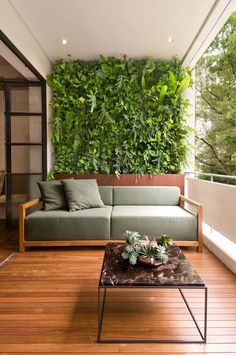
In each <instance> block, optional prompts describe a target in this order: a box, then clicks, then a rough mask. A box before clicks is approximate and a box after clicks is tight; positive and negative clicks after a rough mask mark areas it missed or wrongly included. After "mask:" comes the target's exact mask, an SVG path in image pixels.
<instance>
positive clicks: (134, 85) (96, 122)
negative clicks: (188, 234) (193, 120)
mask: <svg viewBox="0 0 236 355" xmlns="http://www.w3.org/2000/svg"><path fill="white" fill-rule="evenodd" d="M47 81H48V84H49V85H50V86H51V87H52V89H53V94H54V96H53V100H52V107H53V108H54V115H53V117H52V120H51V123H52V132H53V135H52V141H53V145H54V151H55V159H54V160H55V165H54V171H55V172H58V173H61V172H65V173H107V174H109V173H115V174H117V175H119V174H124V173H126V174H128V173H134V174H145V173H147V174H159V173H178V172H179V171H180V165H181V163H183V162H184V161H185V158H186V143H185V137H186V135H187V133H188V127H187V125H186V121H185V119H186V109H187V106H188V101H187V100H186V99H185V98H183V96H182V93H183V91H184V90H185V89H186V88H187V87H188V86H189V85H190V83H191V76H190V73H189V71H188V70H187V69H184V68H183V67H182V66H181V63H180V62H179V61H178V60H177V59H174V60H173V61H171V62H168V63H167V62H163V61H157V60H154V59H147V60H133V59H127V58H124V59H118V58H114V57H107V58H105V57H100V59H99V60H97V61H90V62H88V61H82V60H75V61H64V60H60V61H57V62H56V63H55V65H54V68H53V72H52V73H51V74H50V75H49V76H48V79H47Z"/></svg>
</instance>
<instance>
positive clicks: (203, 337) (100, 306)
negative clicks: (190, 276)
mask: <svg viewBox="0 0 236 355" xmlns="http://www.w3.org/2000/svg"><path fill="white" fill-rule="evenodd" d="M108 288H110V289H117V288H125V289H128V288H132V289H137V288H142V289H144V288H145V289H146V288H150V289H178V290H179V292H180V294H181V296H182V298H183V300H184V303H185V305H186V307H187V309H188V311H189V313H190V315H191V317H192V319H193V321H194V323H195V325H196V328H197V330H198V333H199V334H200V337H201V339H200V340H161V339H160V340H147V339H146V340H145V339H142V340H132V339H130V340H129V339H122V340H112V339H107V340H106V339H102V326H103V316H104V310H105V302H106V292H107V289H108ZM101 289H103V290H104V291H103V299H102V303H101ZM184 289H187V290H190V289H191V290H192V289H193V290H200V289H202V290H204V329H203V332H202V330H201V329H200V327H199V325H198V323H197V321H196V319H195V317H194V314H193V312H192V310H191V308H190V306H189V304H188V302H187V299H186V297H185V296H184V294H183V291H182V290H184ZM206 339H207V287H206V286H112V285H111V286H103V285H100V282H99V285H98V337H97V342H98V343H110V344H115V343H116V344H120V343H131V344H132V343H146V344H147V343H206Z"/></svg>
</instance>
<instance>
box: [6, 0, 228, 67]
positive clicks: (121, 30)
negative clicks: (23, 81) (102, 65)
mask: <svg viewBox="0 0 236 355" xmlns="http://www.w3.org/2000/svg"><path fill="white" fill-rule="evenodd" d="M233 1H235V0H217V1H215V0H9V2H10V3H11V4H12V6H13V7H14V8H15V11H17V13H18V15H19V16H20V17H21V19H22V20H23V21H24V23H25V25H26V26H27V27H28V29H29V30H30V31H31V33H32V35H33V36H34V38H35V39H36V41H37V42H38V44H39V45H40V47H41V48H42V50H43V51H44V53H45V54H46V55H47V57H48V58H49V59H50V61H51V62H53V61H55V60H56V59H59V58H68V54H69V55H71V58H73V59H74V58H81V59H95V58H98V56H99V55H100V54H102V55H114V56H122V55H124V54H125V55H128V56H129V57H134V58H143V57H147V56H152V57H155V58H163V59H171V58H172V57H173V56H177V57H178V58H179V59H181V60H183V59H185V58H186V56H190V55H191V56H192V57H193V56H194V53H195V52H197V51H198V50H199V48H200V47H201V45H202V42H203V41H205V40H206V38H207V36H208V35H209V33H210V32H211V31H212V28H214V26H215V25H216V24H217V21H218V20H219V17H220V16H222V14H223V13H224V11H225V8H226V7H227V6H228V5H229V3H232V2H233ZM222 24H223V23H222ZM207 26H208V27H207ZM218 27H219V25H218ZM219 29H220V28H218V30H219ZM168 37H173V38H174V40H173V42H172V43H168V42H167V38H168ZM62 38H66V39H67V41H68V44H67V45H66V46H63V45H62V43H61V41H62ZM197 41H199V43H198V45H197V46H196V43H197ZM194 46H195V47H194ZM191 51H192V53H191Z"/></svg>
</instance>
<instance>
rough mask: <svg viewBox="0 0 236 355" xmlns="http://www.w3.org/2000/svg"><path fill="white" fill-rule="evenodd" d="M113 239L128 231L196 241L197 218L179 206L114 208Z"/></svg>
mask: <svg viewBox="0 0 236 355" xmlns="http://www.w3.org/2000/svg"><path fill="white" fill-rule="evenodd" d="M111 229H112V234H111V239H120V238H121V237H122V236H123V234H124V232H125V231H126V230H134V231H138V232H139V233H140V234H147V235H149V236H160V235H162V234H168V235H169V236H170V237H171V238H173V239H174V240H196V239H197V218H196V217H195V216H193V215H192V214H191V213H189V212H187V211H186V210H184V209H182V208H181V207H179V206H127V205H126V206H114V207H113V210H112V227H111Z"/></svg>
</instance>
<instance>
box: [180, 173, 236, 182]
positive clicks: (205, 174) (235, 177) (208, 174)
mask: <svg viewBox="0 0 236 355" xmlns="http://www.w3.org/2000/svg"><path fill="white" fill-rule="evenodd" d="M184 174H185V175H187V174H193V175H203V176H210V177H219V178H227V179H234V180H236V176H235V175H221V174H210V173H201V172H198V171H185V172H184Z"/></svg>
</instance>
